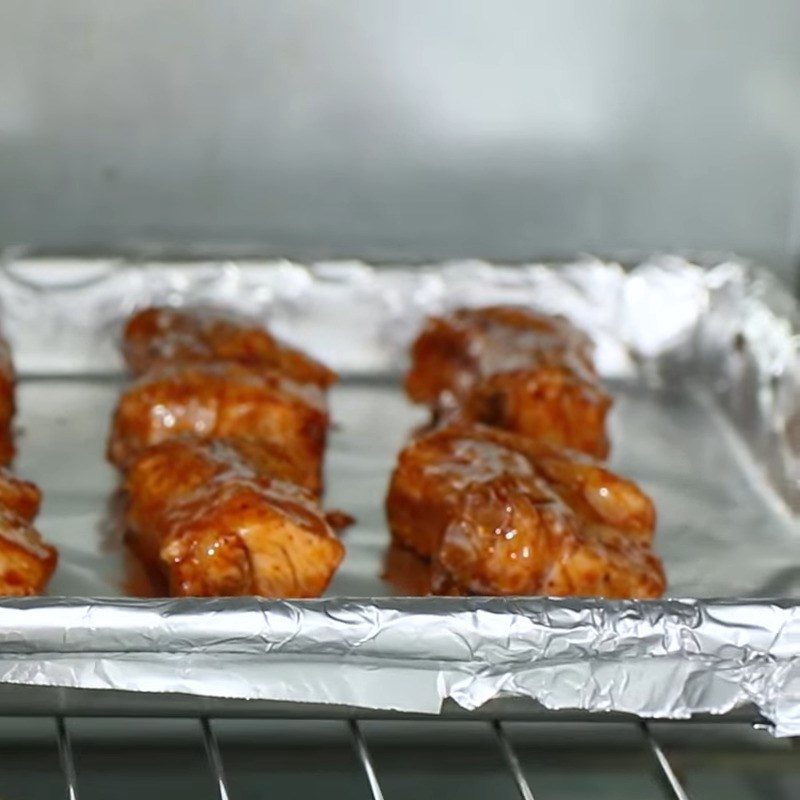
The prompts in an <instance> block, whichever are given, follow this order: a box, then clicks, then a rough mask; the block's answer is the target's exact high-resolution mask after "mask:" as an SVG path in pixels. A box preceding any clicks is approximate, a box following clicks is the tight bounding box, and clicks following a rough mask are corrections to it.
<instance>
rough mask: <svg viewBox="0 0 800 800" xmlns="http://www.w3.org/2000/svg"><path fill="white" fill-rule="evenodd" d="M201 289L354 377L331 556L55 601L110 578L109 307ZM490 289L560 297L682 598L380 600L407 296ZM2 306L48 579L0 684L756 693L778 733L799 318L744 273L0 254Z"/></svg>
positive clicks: (635, 702)
mask: <svg viewBox="0 0 800 800" xmlns="http://www.w3.org/2000/svg"><path fill="white" fill-rule="evenodd" d="M202 301H214V302H216V303H225V304H228V305H230V306H232V307H235V308H239V309H242V310H245V311H248V312H250V313H255V314H259V315H262V316H263V317H264V318H265V319H268V320H269V322H270V325H271V326H272V327H273V328H275V329H276V330H278V331H279V332H280V333H281V334H282V335H283V336H285V338H287V339H290V340H291V341H293V342H295V343H297V344H298V345H300V346H303V347H305V348H307V349H308V350H310V351H312V352H314V353H316V354H317V355H319V356H320V357H322V358H324V359H326V360H327V361H329V362H330V363H331V364H332V365H333V366H335V367H337V368H338V369H340V370H342V371H344V372H345V373H346V374H347V375H348V376H350V378H348V379H347V380H345V382H344V384H343V386H342V387H341V388H340V389H338V390H336V392H335V393H334V395H333V408H334V413H335V415H336V417H337V419H338V421H339V422H340V430H339V431H337V432H336V434H335V435H334V437H333V441H332V443H331V453H330V458H329V467H328V473H329V474H328V477H329V492H328V500H327V502H328V504H329V505H331V506H337V505H338V506H342V507H344V508H346V509H347V510H349V511H352V512H354V513H355V514H356V515H357V516H358V517H359V525H357V526H356V528H354V529H353V530H352V531H351V532H350V533H348V534H347V540H346V544H347V547H348V556H347V558H346V560H345V563H344V564H343V567H342V570H341V571H340V574H339V575H337V578H336V580H335V581H334V583H333V585H332V587H331V590H330V592H329V594H330V596H329V597H327V598H325V599H323V600H320V601H306V602H289V601H286V602H274V601H258V600H255V599H230V600H187V599H182V600H166V601H165V600H154V599H140V600H134V599H105V600H98V599H92V600H83V599H75V597H78V596H80V597H85V596H92V597H100V596H108V597H112V596H114V595H117V596H118V595H121V594H124V593H125V591H126V587H125V586H124V585H123V577H124V575H123V570H122V559H121V556H120V551H119V548H116V549H115V547H114V544H113V542H112V541H110V540H109V538H108V536H106V534H105V533H103V531H102V530H98V524H99V523H100V522H101V521H102V519H103V518H104V516H105V507H106V504H107V501H108V499H109V497H110V496H111V495H112V492H113V486H114V475H113V473H112V472H111V471H110V470H109V469H108V468H107V467H106V466H105V465H104V464H103V461H102V440H103V437H104V435H105V430H106V426H107V422H108V413H109V410H110V405H111V403H113V399H114V396H115V394H116V392H117V391H118V383H114V382H113V381H112V382H109V381H108V380H107V378H108V377H109V376H112V375H114V374H117V375H118V374H119V373H120V369H121V367H120V363H119V360H118V356H117V353H116V337H117V333H118V328H119V324H120V322H121V320H122V319H123V318H124V317H125V316H126V315H127V314H128V313H129V312H130V311H131V310H132V309H133V308H135V307H137V306H140V305H143V304H146V303H150V302H170V303H174V304H183V303H187V304H190V303H195V302H202ZM488 302H515V303H529V304H531V305H533V306H535V307H537V308H541V309H544V310H547V311H553V312H556V311H557V312H560V313H565V314H567V315H568V316H569V317H571V318H572V319H573V320H574V321H575V322H576V323H578V324H580V325H581V326H582V327H584V328H585V329H587V330H588V331H589V332H590V333H591V335H592V336H593V337H594V339H595V341H596V342H597V345H598V353H597V358H598V366H599V368H600V370H601V371H602V372H603V374H604V375H605V376H606V377H608V378H609V380H610V381H612V385H613V387H614V391H615V394H616V395H617V396H618V404H617V405H618V408H617V411H616V412H615V416H614V418H613V421H612V422H613V431H612V441H613V442H614V445H615V452H614V461H613V463H614V465H615V466H617V467H618V468H619V469H620V470H621V471H623V472H625V473H626V474H630V475H632V476H634V477H635V478H637V479H638V480H640V481H641V482H642V483H643V484H644V486H645V487H646V488H647V490H648V491H650V492H651V493H652V494H653V495H654V497H655V498H656V501H657V504H658V507H659V512H660V516H661V524H660V527H659V533H658V538H657V541H658V548H659V550H660V552H661V554H662V556H663V557H664V560H665V563H666V566H667V572H668V576H669V593H670V595H671V596H673V597H683V598H693V599H685V600H664V601H656V602H650V603H611V602H606V601H592V600H581V599H573V600H558V599H538V598H531V599H478V598H473V599H457V598H418V599H407V598H399V597H390V596H388V595H391V594H392V591H393V589H392V588H391V587H390V586H389V585H388V584H386V583H385V582H383V581H382V580H381V578H380V572H381V563H382V558H383V555H384V552H385V550H386V543H387V539H388V537H387V534H386V530H385V524H384V523H383V521H382V510H381V505H382V498H383V491H384V487H385V483H386V479H387V476H388V469H389V468H390V466H391V463H392V460H393V458H394V455H395V454H396V451H397V448H398V447H399V446H400V443H401V442H402V439H403V437H404V435H405V433H406V431H407V430H408V429H409V428H410V427H411V425H412V424H413V422H414V421H415V419H416V418H417V416H416V415H418V413H419V412H418V411H415V410H414V409H412V408H411V407H410V406H408V405H407V404H406V403H405V401H404V400H403V399H402V396H401V395H400V393H399V391H398V388H397V386H396V382H395V384H394V385H393V384H392V382H391V381H392V376H394V377H395V378H396V376H397V374H398V372H399V370H400V369H401V368H402V366H403V359H404V353H405V349H406V347H407V344H408V341H409V340H410V338H411V336H413V333H414V331H415V329H416V327H417V326H418V324H419V322H420V320H421V318H422V317H423V316H424V315H425V314H427V313H430V312H435V311H438V310H441V309H443V308H447V307H452V306H455V305H462V304H478V303H488ZM0 306H1V307H2V312H3V322H4V326H5V328H6V330H7V331H8V333H9V335H10V338H11V339H12V343H13V345H14V349H15V354H16V359H17V363H18V366H19V368H20V371H21V372H22V373H23V375H24V376H27V378H28V379H27V380H23V382H22V384H21V388H20V400H21V403H20V405H21V424H22V426H23V428H24V429H25V430H24V435H23V437H22V438H21V441H20V458H19V461H18V468H19V471H20V472H21V473H22V474H24V475H26V476H29V477H32V478H34V479H35V480H37V481H38V482H39V483H40V484H41V485H42V486H43V488H44V490H45V506H44V511H43V516H42V518H41V527H42V529H43V531H44V533H45V535H46V536H48V538H50V539H51V540H53V541H54V542H55V543H56V544H57V545H58V546H59V548H60V550H61V553H62V563H61V566H60V568H59V571H58V573H57V574H56V577H55V579H54V582H53V584H52V587H51V589H52V591H53V592H54V593H56V594H60V595H64V597H48V598H37V599H31V600H25V601H18V600H17V601H13V600H5V601H2V602H0V620H2V624H0V682H5V683H18V684H28V685H34V686H62V687H75V688H87V689H89V688H92V689H98V688H99V689H109V690H114V689H117V690H133V691H143V692H170V693H172V692H183V693H189V694H194V695H198V696H211V697H227V698H239V699H267V700H288V701H297V702H305V703H309V702H313V703H328V704H347V705H353V706H361V707H365V708H373V709H397V710H403V711H416V712H423V713H435V712H436V711H438V709H439V708H440V705H441V703H442V701H443V699H445V698H448V697H450V698H453V699H454V700H455V701H456V702H458V703H459V704H460V705H462V706H464V707H465V708H477V707H478V706H480V705H481V704H483V703H485V702H486V701H487V700H490V699H492V698H495V697H508V696H512V697H513V696H519V697H530V698H533V699H535V700H538V701H539V702H540V703H542V704H543V705H544V706H546V707H547V708H553V709H583V710H590V711H623V712H631V713H635V714H640V715H642V716H647V717H667V718H682V717H687V716H690V715H691V714H693V713H700V712H710V713H720V714H721V713H724V712H726V711H728V710H730V709H732V708H735V707H737V706H741V705H744V704H754V705H755V706H756V707H757V708H758V709H759V710H760V711H761V713H762V714H763V715H764V716H765V717H766V718H767V719H769V720H770V721H771V722H772V723H773V725H774V730H775V732H776V733H777V734H779V735H800V673H799V672H798V667H797V665H796V660H797V658H800V622H799V621H798V606H799V605H800V604H798V602H797V601H796V600H794V599H793V598H797V597H800V558H798V557H797V553H798V544H799V543H800V541H799V540H798V536H799V535H800V527H798V523H797V520H796V517H795V514H794V511H795V510H796V509H797V507H798V501H799V498H800V491H799V490H798V462H797V458H798V452H800V442H799V441H798V437H800V416H798V412H799V411H800V409H799V408H798V401H799V398H800V388H798V374H799V373H798V367H799V366H800V365H799V364H798V354H797V342H798V340H797V338H796V332H797V330H798V328H797V323H798V318H797V311H796V308H795V306H794V303H793V301H792V300H791V299H789V298H788V295H787V293H785V292H784V291H782V290H781V288H780V287H778V286H776V285H775V284H774V283H773V282H772V281H771V280H770V279H769V278H768V277H767V276H765V275H764V274H762V273H760V272H759V271H757V270H753V269H751V268H749V267H747V266H746V265H743V264H741V263H738V262H735V261H731V262H729V263H725V264H719V265H716V266H710V267H708V266H704V267H701V266H698V265H695V264H691V263H688V262H686V261H684V260H681V259H678V258H671V257H664V258H657V259H652V260H651V261H648V262H647V263H644V264H641V265H639V266H637V267H636V268H634V269H632V270H625V269H623V268H622V267H620V266H619V265H616V264H610V263H605V262H601V261H597V260H592V259H587V260H584V261H580V262H577V263H575V264H563V265H543V264H539V265H537V264H532V265H515V266H506V267H504V266H498V265H488V264H483V263H474V262H469V263H458V264H448V265H438V266H437V265H435V266H427V267H426V266H422V267H415V268H408V267H403V266H397V267H380V268H376V267H370V266H367V265H364V264H360V263H355V262H353V263H341V262H339V263H333V264H316V265H310V266H303V265H298V264H293V263H289V262H269V263H267V262H263V263H262V262H257V261H249V262H243V263H234V262H213V263H212V262H200V263H195V264H192V265H189V264H181V263H166V262H152V261H145V260H142V259H139V260H135V259H133V260H132V259H122V258H107V259H92V260H75V259H71V260H70V259H38V258H34V257H32V256H24V255H19V254H10V255H9V256H7V258H6V262H5V264H4V266H3V269H2V270H0ZM45 376H49V377H45ZM363 378H369V380H368V381H367V380H363ZM353 379H354V380H353ZM775 596H777V597H781V598H784V599H780V600H776V599H774V597H775ZM745 597H750V598H756V599H751V600H745V599H742V598H745ZM698 598H700V599H698ZM709 598H710V599H709ZM713 598H724V599H713Z"/></svg>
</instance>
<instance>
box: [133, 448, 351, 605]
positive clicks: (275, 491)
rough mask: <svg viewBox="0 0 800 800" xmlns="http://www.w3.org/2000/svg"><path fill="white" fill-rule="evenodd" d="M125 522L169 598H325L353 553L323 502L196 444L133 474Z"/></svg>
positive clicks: (167, 451)
mask: <svg viewBox="0 0 800 800" xmlns="http://www.w3.org/2000/svg"><path fill="white" fill-rule="evenodd" d="M125 488H126V490H127V493H128V497H129V500H128V509H127V512H126V523H127V527H128V530H129V538H130V542H131V544H132V546H133V548H134V549H135V550H136V552H137V553H138V555H139V556H140V557H142V558H143V560H145V561H146V562H148V563H150V564H155V565H157V566H158V567H159V569H160V570H161V571H162V572H163V573H164V575H165V577H166V579H167V581H168V584H169V590H170V594H172V595H195V596H221V595H248V594H256V595H261V596H263V597H316V596H318V595H320V594H321V593H322V592H323V591H324V589H325V587H326V586H327V585H328V583H329V581H330V579H331V577H332V575H333V573H334V572H335V570H336V568H337V567H338V565H339V562H340V561H341V559H342V556H343V554H344V548H343V547H342V544H341V542H340V541H339V539H338V538H337V537H336V535H335V534H334V532H333V531H332V529H331V528H330V526H329V525H328V523H327V522H326V520H325V516H324V514H323V512H322V510H321V509H320V508H319V506H318V504H317V501H316V499H315V498H314V496H313V495H312V494H311V493H310V492H308V491H306V490H304V489H302V488H300V487H298V486H296V485H294V484H292V483H290V482H287V481H285V480H281V479H279V478H278V477H268V476H265V475H264V474H261V473H258V472H257V471H256V470H255V469H254V468H253V466H252V465H251V464H250V463H248V461H247V460H246V459H245V458H244V457H243V456H242V455H241V453H240V452H239V451H237V450H236V449H235V448H234V447H232V446H230V445H229V444H226V443H224V442H219V441H202V440H199V439H194V438H185V439H176V440H172V441H165V442H163V443H161V444H158V445H155V446H153V447H151V448H149V449H148V450H146V451H144V452H143V453H142V454H141V455H140V456H139V457H138V458H137V459H136V460H135V461H134V462H133V464H132V465H131V468H130V470H129V471H128V474H127V476H126V481H125Z"/></svg>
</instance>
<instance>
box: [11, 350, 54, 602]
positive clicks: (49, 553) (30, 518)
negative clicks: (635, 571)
mask: <svg viewBox="0 0 800 800" xmlns="http://www.w3.org/2000/svg"><path fill="white" fill-rule="evenodd" d="M15 411H16V380H15V374H14V366H13V361H12V358H11V349H10V347H9V345H8V343H7V342H6V341H5V339H3V338H1V337H0V595H6V596H24V595H31V594H38V593H40V592H41V591H42V590H43V589H44V587H45V586H46V585H47V582H48V581H49V580H50V577H51V575H52V574H53V572H54V570H55V568H56V563H57V561H58V553H57V552H56V549H55V548H54V547H53V546H52V545H49V544H47V543H46V542H45V541H44V540H43V539H42V536H41V534H40V533H39V531H37V530H36V528H35V527H34V520H35V518H36V516H37V514H38V513H39V506H40V505H41V499H42V497H41V492H40V491H39V489H38V487H37V486H35V485H34V484H33V483H30V482H29V481H26V480H23V479H21V478H19V477H17V476H16V475H14V474H13V472H11V470H10V465H11V462H12V461H13V459H14V456H15V455H16V446H15V443H14V431H13V423H14V413H15Z"/></svg>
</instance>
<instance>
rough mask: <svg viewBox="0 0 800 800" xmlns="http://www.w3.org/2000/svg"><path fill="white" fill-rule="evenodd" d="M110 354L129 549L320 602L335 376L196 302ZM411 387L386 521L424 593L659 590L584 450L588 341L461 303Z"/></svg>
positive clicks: (213, 576)
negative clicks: (425, 580) (330, 394)
mask: <svg viewBox="0 0 800 800" xmlns="http://www.w3.org/2000/svg"><path fill="white" fill-rule="evenodd" d="M123 348H124V355H125V358H126V361H127V363H128V365H129V367H130V369H131V371H132V372H133V373H134V375H135V376H136V378H135V380H134V382H133V383H132V384H131V386H130V387H129V388H128V389H127V390H126V391H125V392H124V393H123V395H122V397H121V398H120V401H119V404H118V406H117V409H116V411H115V414H114V419H113V423H112V430H111V435H110V438H109V447H108V456H109V459H110V460H111V461H112V462H113V463H114V464H115V465H116V466H117V467H119V469H120V470H121V472H122V474H123V485H124V487H125V490H126V491H125V494H126V498H127V502H126V511H125V522H126V527H127V530H128V538H129V541H130V543H131V545H132V546H133V548H134V549H135V551H136V552H137V553H138V554H139V555H140V556H141V557H142V559H143V560H144V561H145V562H146V563H148V564H149V565H151V566H153V567H155V568H157V570H158V571H159V572H160V573H161V574H162V575H163V576H164V577H165V578H166V580H167V585H168V590H169V592H170V593H171V594H175V595H236V594H259V595H263V596H268V597H310V596H316V595H319V594H320V593H321V592H322V591H323V590H324V589H325V587H326V586H327V584H328V582H329V580H330V578H331V577H332V575H333V573H334V572H335V570H336V568H337V567H338V565H339V563H340V562H341V559H342V557H343V552H344V549H343V546H342V544H341V542H340V540H339V537H338V535H337V533H336V530H335V529H336V527H337V526H338V525H339V524H340V523H341V522H342V517H341V516H340V515H336V514H334V515H326V514H325V512H324V511H323V510H322V508H321V505H320V496H321V493H322V463H323V456H324V450H325V442H326V437H327V430H328V426H329V414H328V410H327V400H326V390H327V389H328V388H329V387H330V386H331V384H332V383H333V382H334V381H335V378H336V376H335V374H334V373H333V372H331V371H330V370H329V369H327V368H326V367H324V366H323V365H321V364H319V363H318V362H316V361H314V360H313V359H311V358H309V357H308V356H306V355H305V354H303V353H300V352H299V351H297V350H294V349H292V348H290V347H287V346H286V345H284V344H282V343H281V342H279V341H278V340H276V339H275V338H274V337H273V336H272V335H271V334H270V333H269V332H267V331H266V330H264V329H263V328H261V327H260V326H258V325H255V324H253V323H252V322H249V321H244V320H240V319H238V318H235V317H231V316H228V315H225V314H220V313H218V312H214V311H212V310H208V309H206V310H192V311H181V310H174V309H148V310H145V311H143V312H139V313H138V314H136V315H134V316H133V317H132V318H131V319H130V320H129V322H128V324H127V326H126V329H125V333H124V338H123ZM407 390H408V393H409V395H410V397H411V398H412V399H413V400H416V401H422V402H426V403H428V404H429V405H431V407H432V408H433V410H434V414H433V421H432V424H431V426H430V427H429V429H428V430H425V431H422V432H418V433H417V434H416V435H414V436H412V438H411V441H410V442H409V444H408V446H407V447H406V448H405V449H404V451H403V452H402V453H401V455H400V459H399V463H398V467H397V469H396V470H395V473H394V475H393V477H392V480H391V485H390V490H389V494H388V497H387V512H388V518H389V523H390V528H391V530H392V535H393V538H394V540H395V541H396V542H399V543H401V544H402V545H403V546H405V547H408V548H411V549H412V550H413V551H414V552H415V553H416V554H418V556H419V557H421V558H423V559H425V560H426V561H427V563H428V564H429V566H430V571H431V575H432V582H431V584H430V586H429V590H431V591H434V592H437V593H446V594H453V593H477V594H562V595H566V594H587V595H595V594H597V595H603V596H609V597H651V596H657V595H658V594H660V593H661V592H662V591H663V586H664V577H663V571H662V569H661V565H660V562H659V561H658V559H657V558H656V556H655V555H654V554H653V553H652V551H651V550H650V542H651V540H652V535H653V529H654V522H655V513H654V510H653V506H652V503H651V502H650V500H649V499H648V498H647V497H646V496H645V495H644V494H643V493H642V492H641V491H640V490H639V489H638V488H637V487H636V486H635V485H634V484H633V483H631V482H629V481H626V480H623V479H622V478H619V477H618V476H616V475H614V474H613V473H611V472H609V471H608V470H606V469H604V468H603V467H602V466H600V464H599V463H597V462H595V461H593V460H592V457H599V458H602V457H604V456H605V455H606V454H607V452H608V440H607V437H606V428H605V418H606V415H607V412H608V409H609V407H610V404H611V401H610V398H609V397H608V396H607V395H606V394H605V392H604V391H603V390H602V387H601V386H600V384H599V381H598V380H597V376H596V375H595V372H594V368H593V365H592V348H591V343H590V342H589V341H588V339H587V338H586V337H585V336H583V334H581V333H580V332H578V331H577V330H576V329H575V328H573V327H572V326H570V325H569V324H568V323H566V322H565V321H563V320H561V319H560V318H553V317H545V316H540V315H536V314H532V313H531V312H529V311H526V310H523V309H516V308H490V309H480V310H461V311H456V312H454V313H453V314H451V315H448V316H446V317H440V318H434V319H432V320H430V321H429V322H428V323H427V325H426V327H425V329H424V330H423V332H422V333H421V335H420V336H419V338H418V339H417V341H416V342H415V344H414V347H413V348H412V368H411V371H410V372H409V374H408V376H407ZM12 399H13V398H12ZM578 451H582V453H581V454H578ZM42 563H44V559H42ZM53 564H54V557H53ZM50 571H52V567H51V568H50ZM39 588H40V587H39ZM36 590H37V589H36V587H34V586H33V584H31V588H30V591H36Z"/></svg>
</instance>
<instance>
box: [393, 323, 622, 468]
mask: <svg viewBox="0 0 800 800" xmlns="http://www.w3.org/2000/svg"><path fill="white" fill-rule="evenodd" d="M406 389H407V391H408V394H409V396H410V397H411V399H412V400H414V401H416V402H422V403H428V404H430V405H432V406H433V407H434V408H435V410H436V412H437V415H438V416H439V417H440V418H442V417H443V418H445V419H460V420H462V421H465V422H481V423H486V424H489V425H495V426H498V427H502V428H506V429H508V430H512V431H516V432H518V433H522V434H524V435H527V436H531V437H534V438H537V439H541V440H543V441H548V442H552V443H553V444H556V445H560V446H565V447H569V448H571V449H575V450H580V451H582V452H585V453H588V454H590V455H593V456H595V457H597V458H604V457H605V456H606V455H607V454H608V439H607V437H606V431H605V421H606V416H607V414H608V411H609V409H610V407H611V399H610V397H609V396H608V395H607V394H606V393H605V392H604V391H603V389H602V388H601V387H600V384H599V381H598V379H597V376H596V374H595V371H594V367H593V364H592V345H591V342H590V341H589V339H588V338H587V337H586V336H585V335H584V334H583V333H581V332H580V331H578V330H577V329H576V328H574V327H572V325H570V323H569V322H567V321H566V320H565V319H563V318H562V317H548V316H543V315H539V314H534V313H533V312H530V311H527V310H525V309H521V308H513V307H490V308H479V309H461V310H458V311H455V312H453V313H452V314H450V315H448V316H446V317H439V318H432V319H430V320H428V323H427V324H426V326H425V328H424V329H423V331H422V333H421V334H420V335H419V337H418V338H417V340H416V341H415V343H414V345H413V348H412V365H411V370H410V371H409V373H408V376H407V378H406Z"/></svg>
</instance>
